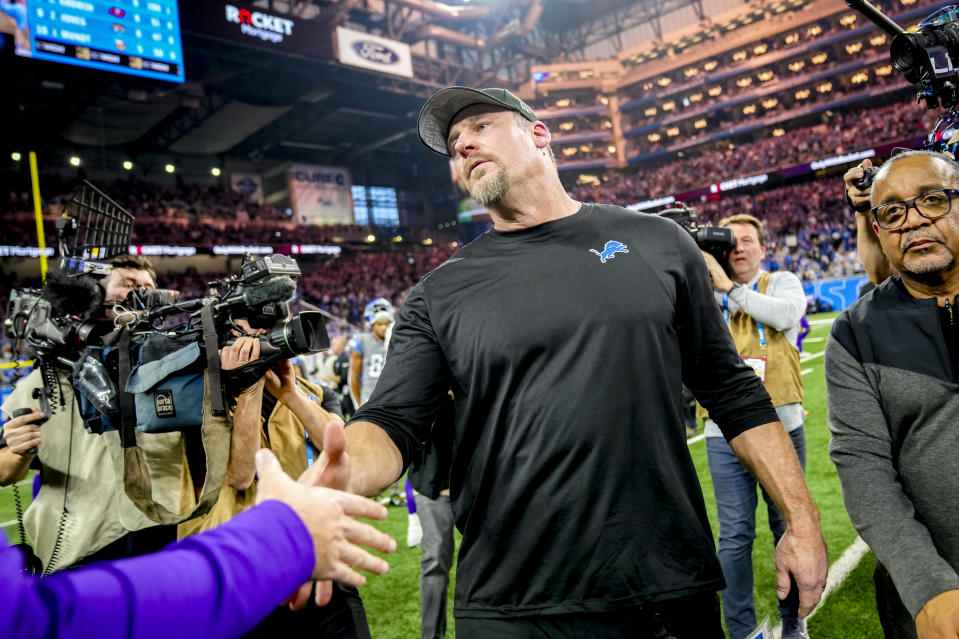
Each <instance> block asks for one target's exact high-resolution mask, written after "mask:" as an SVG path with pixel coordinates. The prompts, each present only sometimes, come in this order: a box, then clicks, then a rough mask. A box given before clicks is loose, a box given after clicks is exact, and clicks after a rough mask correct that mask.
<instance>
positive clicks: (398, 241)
mask: <svg viewBox="0 0 959 639" xmlns="http://www.w3.org/2000/svg"><path fill="white" fill-rule="evenodd" d="M402 241H403V236H402V235H396V236H394V237H393V242H394V243H396V244H399V243H400V242H402Z"/></svg>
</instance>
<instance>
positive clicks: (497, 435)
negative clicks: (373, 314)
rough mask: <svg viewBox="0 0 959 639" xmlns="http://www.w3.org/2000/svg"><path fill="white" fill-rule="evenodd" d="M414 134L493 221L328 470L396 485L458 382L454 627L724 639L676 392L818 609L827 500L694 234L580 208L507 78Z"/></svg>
mask: <svg viewBox="0 0 959 639" xmlns="http://www.w3.org/2000/svg"><path fill="white" fill-rule="evenodd" d="M419 131H420V137H421V139H423V141H424V143H425V144H426V145H427V146H428V147H430V148H431V149H433V150H435V151H437V152H438V153H442V154H444V155H451V156H452V157H453V162H454V166H455V169H456V171H457V172H458V173H459V175H460V177H461V178H462V179H463V181H464V183H465V184H466V185H467V187H468V188H469V189H470V191H471V194H472V195H473V197H474V198H475V199H476V200H477V201H479V202H480V203H481V204H483V205H484V206H486V207H487V208H488V209H489V211H490V215H491V216H492V218H493V222H494V228H493V229H492V230H490V231H488V232H487V233H486V234H484V235H483V236H481V237H480V238H478V239H477V240H476V241H474V242H472V243H471V244H469V245H468V246H466V247H464V248H463V249H462V250H460V252H459V253H458V254H457V255H456V256H455V257H453V258H452V259H450V260H449V261H447V262H446V263H445V264H444V265H443V266H441V267H440V268H438V269H436V270H435V271H433V272H432V273H431V274H429V275H428V276H426V277H425V278H423V280H422V281H421V282H420V283H419V284H418V285H417V286H416V287H415V288H414V289H413V291H412V292H411V294H410V296H409V297H408V298H407V300H406V302H405V304H404V305H403V307H402V309H401V312H400V316H399V319H398V321H397V324H396V326H395V327H394V330H393V336H392V340H391V343H390V350H389V355H388V357H387V360H386V361H387V363H386V367H385V369H384V371H383V373H382V376H381V377H380V380H379V383H378V385H377V388H376V390H375V391H374V393H373V396H372V397H371V398H370V401H369V403H368V404H365V405H364V406H363V407H362V408H361V409H360V410H359V411H357V413H356V415H355V416H354V421H353V422H352V423H351V425H350V427H349V428H348V429H347V431H346V432H347V437H346V442H345V450H346V454H343V453H342V449H341V447H339V446H337V447H334V448H328V449H327V450H326V451H325V452H324V455H323V459H322V460H321V463H322V464H325V469H324V471H323V472H324V479H325V481H326V482H327V483H328V484H330V485H333V486H338V487H346V488H349V489H350V490H352V491H354V492H360V493H365V494H371V493H375V492H376V491H377V490H378V489H381V488H382V487H384V486H385V485H388V484H389V483H390V482H391V481H393V480H395V479H396V477H398V476H399V475H400V474H401V473H402V470H403V468H404V467H406V466H407V465H408V463H409V460H410V457H411V454H412V452H413V451H414V450H415V449H417V448H419V447H420V446H421V445H422V443H421V442H422V441H424V440H425V439H426V438H427V437H428V435H429V425H430V424H431V423H432V421H433V417H434V415H435V413H436V411H437V410H438V408H439V406H440V404H441V402H442V400H443V398H444V396H445V395H446V392H447V390H448V389H450V388H452V389H453V393H454V395H455V396H456V425H455V433H454V444H453V463H452V474H451V476H450V496H451V500H452V503H453V510H454V515H455V518H456V525H457V527H458V528H459V529H460V531H461V532H462V533H463V541H462V545H461V548H460V554H459V563H458V568H457V580H456V597H455V608H454V615H455V616H456V618H457V628H456V633H457V636H458V637H465V638H466V639H469V638H470V637H488V636H491V635H494V634H495V635H501V636H502V637H511V636H517V637H519V636H523V637H526V636H548V637H552V636H604V637H607V636H609V637H619V636H623V637H627V636H628V637H637V636H639V637H644V636H650V637H653V636H665V635H660V634H656V633H657V632H660V633H661V632H663V631H664V628H663V626H665V630H668V632H669V633H671V634H672V635H674V636H676V637H680V638H686V637H697V638H703V637H720V636H722V630H721V626H720V622H719V615H718V606H717V604H716V596H715V591H716V590H717V589H719V588H721V587H722V585H723V581H722V575H721V572H720V568H719V564H718V561H717V559H716V554H715V549H714V546H713V542H712V536H711V533H710V530H709V522H708V519H707V517H706V511H705V507H704V503H703V497H702V493H701V491H700V488H699V482H698V480H697V476H696V472H695V469H694V467H693V464H692V461H691V460H690V457H689V454H688V451H687V448H686V439H685V431H684V428H683V421H682V411H681V406H680V394H679V392H678V389H680V388H681V386H682V384H683V383H685V384H686V385H687V386H688V387H689V388H690V389H691V390H692V391H693V392H694V394H695V395H696V396H697V398H698V399H699V400H700V401H701V402H702V403H703V405H704V406H706V407H707V408H708V409H709V411H710V413H711V415H713V417H714V419H715V420H716V422H717V423H718V424H719V425H720V427H721V428H722V430H723V433H724V435H725V436H726V438H727V439H728V440H729V441H730V444H731V446H732V447H733V450H734V451H735V452H736V453H737V455H738V456H739V457H740V458H741V459H742V460H743V462H744V463H745V464H746V465H747V467H749V468H750V469H751V470H752V471H753V472H754V473H755V474H756V475H757V477H758V478H759V479H760V481H762V482H763V484H764V485H765V486H766V488H767V490H768V491H769V493H770V494H771V495H772V496H773V498H774V499H775V500H776V502H777V504H779V505H780V507H781V508H782V510H783V512H784V513H785V514H786V519H787V526H788V528H787V532H786V535H785V536H784V538H783V541H782V543H781V544H780V547H779V549H778V551H777V565H779V566H780V568H781V571H780V574H779V576H778V580H779V583H780V585H781V589H782V590H785V589H787V588H788V573H790V572H791V573H793V574H794V575H795V577H796V580H797V582H798V584H799V588H800V598H801V602H802V609H801V614H803V615H806V614H808V613H809V612H810V611H811V610H812V607H813V606H814V605H815V604H816V602H817V601H818V600H819V597H820V596H821V593H822V589H823V588H824V586H825V577H826V567H827V566H826V553H825V546H824V543H823V540H822V534H821V531H820V527H819V516H818V512H817V510H816V508H815V505H814V504H813V502H812V499H811V498H810V497H809V494H808V491H807V489H806V486H805V482H804V480H803V476H802V472H801V470H800V468H799V463H798V460H797V459H796V454H795V452H794V450H793V448H792V445H791V443H790V440H789V437H788V436H787V435H786V433H785V431H784V430H783V428H782V425H781V424H780V423H779V422H778V421H777V416H776V413H775V411H774V410H773V408H772V405H771V404H770V402H769V398H768V395H767V394H766V392H765V390H764V389H763V387H762V384H761V383H760V382H759V380H758V379H757V377H756V375H755V374H754V373H753V372H752V370H751V369H750V368H748V367H747V366H745V365H744V363H743V361H742V359H741V358H740V357H739V355H738V354H737V352H736V350H735V347H734V345H733V343H732V340H731V338H730V336H729V332H728V330H726V327H725V325H724V324H723V321H722V317H721V316H720V314H719V313H718V311H717V310H716V307H715V303H714V302H713V299H712V293H711V287H710V284H709V279H708V276H707V273H706V269H705V264H704V262H703V258H702V256H701V254H700V253H699V251H698V249H697V248H696V245H695V243H694V242H693V241H692V239H691V238H690V237H689V236H688V234H686V233H685V231H683V230H682V229H681V228H680V227H679V226H677V225H675V224H673V223H672V222H669V221H667V220H663V219H660V218H657V217H653V216H645V215H640V214H635V213H633V212H630V211H627V210H625V209H621V208H618V207H612V206H600V205H592V204H581V203H579V202H575V201H573V200H571V199H570V198H569V197H568V196H567V195H566V193H565V191H564V190H563V188H562V184H561V183H560V181H559V178H558V175H557V173H556V168H555V165H554V162H553V160H552V153H551V150H550V148H549V141H550V134H549V131H548V130H547V128H546V126H545V125H544V124H543V123H542V122H540V121H538V120H536V117H535V115H534V114H533V112H532V111H531V110H530V109H529V107H528V106H526V105H525V104H524V103H522V102H521V101H519V99H518V98H516V97H515V96H513V95H512V94H511V93H509V92H507V91H505V90H503V89H491V90H490V89H487V90H484V91H477V90H473V89H466V88H462V87H453V88H449V89H446V90H444V91H441V92H440V93H439V94H437V95H436V96H434V97H433V98H432V99H431V100H430V101H429V102H428V103H427V105H426V106H425V107H424V109H423V111H422V112H421V114H420V118H419ZM587 388H592V389H598V390H599V392H601V393H602V394H603V401H601V402H585V401H583V392H584V389H587ZM773 468H775V472H773ZM784 594H785V593H784V592H780V595H781V596H784ZM534 628H538V630H534Z"/></svg>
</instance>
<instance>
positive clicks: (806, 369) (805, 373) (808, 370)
mask: <svg viewBox="0 0 959 639" xmlns="http://www.w3.org/2000/svg"><path fill="white" fill-rule="evenodd" d="M814 370H816V369H815V368H804V369H802V370H801V371H799V374H800V375H808V374H809V373H811V372H813V371H814Z"/></svg>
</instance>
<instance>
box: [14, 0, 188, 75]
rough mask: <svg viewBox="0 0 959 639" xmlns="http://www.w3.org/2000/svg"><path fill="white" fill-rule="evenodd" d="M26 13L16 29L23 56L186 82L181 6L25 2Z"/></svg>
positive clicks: (118, 0)
mask: <svg viewBox="0 0 959 639" xmlns="http://www.w3.org/2000/svg"><path fill="white" fill-rule="evenodd" d="M194 1H196V0H194ZM3 4H7V5H9V4H10V3H6V2H5V3H3ZM0 10H2V7H0ZM24 13H25V19H20V20H18V24H17V31H18V33H17V34H16V36H17V37H16V43H17V46H16V49H15V50H16V53H17V54H18V55H22V56H27V57H33V58H36V59H38V60H50V61H53V62H64V63H67V64H74V65H78V66H83V67H90V68H94V69H103V70H107V71H116V72H118V73H127V74H131V75H136V76H140V77H146V78H154V79H160V80H170V81H173V82H183V81H184V79H185V78H184V74H183V47H182V43H181V39H180V17H179V13H178V11H177V0H26V4H25V11H24ZM24 31H25V32H26V33H24Z"/></svg>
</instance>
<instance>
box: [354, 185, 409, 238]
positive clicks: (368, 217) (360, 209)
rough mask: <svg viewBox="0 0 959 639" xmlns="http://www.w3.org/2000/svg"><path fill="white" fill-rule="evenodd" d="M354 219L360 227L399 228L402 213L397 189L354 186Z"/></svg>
mask: <svg viewBox="0 0 959 639" xmlns="http://www.w3.org/2000/svg"><path fill="white" fill-rule="evenodd" d="M353 217H354V218H355V219H356V223H357V224H360V225H367V224H372V225H374V226H383V227H389V228H396V227H398V226H399V225H400V211H399V208H398V207H397V205H396V189H394V188H390V187H385V186H369V187H367V186H354V187H353Z"/></svg>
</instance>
